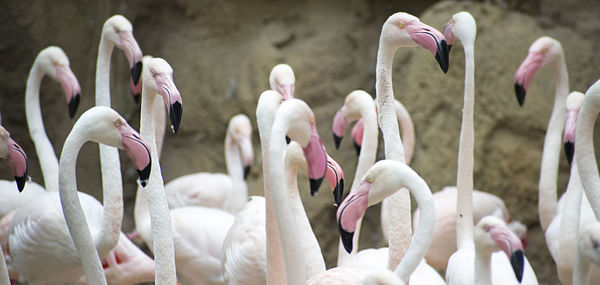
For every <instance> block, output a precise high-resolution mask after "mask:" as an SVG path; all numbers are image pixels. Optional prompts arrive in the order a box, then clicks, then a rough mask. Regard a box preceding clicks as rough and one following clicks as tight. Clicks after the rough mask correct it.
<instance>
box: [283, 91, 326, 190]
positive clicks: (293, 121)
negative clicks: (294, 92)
mask: <svg viewBox="0 0 600 285" xmlns="http://www.w3.org/2000/svg"><path fill="white" fill-rule="evenodd" d="M284 114H285V115H286V116H289V118H288V120H285V121H286V122H284V120H281V122H280V123H279V124H282V123H283V124H289V125H288V127H287V136H289V137H290V139H292V140H294V141H296V142H297V143H299V144H300V146H301V147H302V151H303V153H304V158H305V159H306V168H307V170H308V178H309V182H310V194H311V195H312V196H314V195H315V194H316V193H317V191H318V190H319V186H321V183H322V182H323V178H324V177H325V173H326V170H327V153H326V152H325V147H324V146H323V142H322V141H321V137H319V133H318V132H317V126H316V122H315V115H314V114H313V112H312V110H311V109H310V107H308V105H307V104H306V103H305V102H304V101H302V100H298V99H289V100H286V101H284V102H283V103H281V105H280V106H279V109H277V112H276V114H275V117H276V118H277V117H278V116H282V115H284ZM276 122H277V120H276ZM279 127H281V126H279ZM275 128H276V126H275V125H274V126H273V129H275Z"/></svg>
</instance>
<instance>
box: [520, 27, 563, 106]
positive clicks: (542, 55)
mask: <svg viewBox="0 0 600 285" xmlns="http://www.w3.org/2000/svg"><path fill="white" fill-rule="evenodd" d="M562 53H563V52H562V46H561V45H560V42H558V41H557V40H555V39H553V38H550V37H541V38H539V39H537V40H536V41H535V42H533V44H531V47H530V48H529V53H528V54H527V57H526V58H525V60H524V61H523V62H522V63H521V66H519V69H518V70H517V72H516V73H515V93H516V95H517V101H518V102H519V105H521V106H523V104H524V103H525V95H526V93H527V88H529V84H530V83H531V79H532V78H533V76H534V75H535V73H536V72H537V71H538V70H539V69H540V68H542V67H543V66H545V65H547V64H549V63H554V62H557V60H558V59H559V58H560V56H561V55H562Z"/></svg>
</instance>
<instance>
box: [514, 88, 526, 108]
mask: <svg viewBox="0 0 600 285" xmlns="http://www.w3.org/2000/svg"><path fill="white" fill-rule="evenodd" d="M515 94H516V95H517V102H519V106H521V107H522V106H523V104H524V103H525V94H527V91H525V88H524V87H523V85H521V84H519V83H516V82H515Z"/></svg>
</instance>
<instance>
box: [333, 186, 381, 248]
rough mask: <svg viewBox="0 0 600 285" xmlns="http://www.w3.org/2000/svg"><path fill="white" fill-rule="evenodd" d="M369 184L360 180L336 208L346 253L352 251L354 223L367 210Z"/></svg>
mask: <svg viewBox="0 0 600 285" xmlns="http://www.w3.org/2000/svg"><path fill="white" fill-rule="evenodd" d="M371 185H372V184H371V183H370V182H367V181H363V182H361V183H360V184H359V185H358V187H357V188H356V190H354V192H352V193H350V195H348V196H347V197H346V199H344V201H343V202H342V203H341V204H340V206H339V207H338V209H337V224H338V230H339V232H340V238H341V239H342V243H343V244H344V249H346V251H347V252H348V253H350V252H352V247H353V246H352V238H353V237H354V231H355V230H356V223H357V221H358V220H359V219H360V218H362V217H363V216H364V215H365V212H366V211H367V207H368V202H369V201H368V199H369V191H370V190H371Z"/></svg>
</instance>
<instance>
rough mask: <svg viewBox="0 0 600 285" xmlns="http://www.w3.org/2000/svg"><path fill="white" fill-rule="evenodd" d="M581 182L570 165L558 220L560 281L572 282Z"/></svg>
mask: <svg viewBox="0 0 600 285" xmlns="http://www.w3.org/2000/svg"><path fill="white" fill-rule="evenodd" d="M582 187H583V186H581V180H580V179H579V171H578V170H577V164H576V163H573V164H572V165H571V177H570V179H569V184H568V185H567V192H566V193H565V194H564V199H565V201H564V203H565V204H564V205H563V210H562V218H561V219H560V229H561V234H560V235H559V245H560V246H559V247H558V250H559V255H558V258H557V260H556V263H557V265H558V266H557V267H558V270H559V276H560V278H561V280H572V274H573V272H576V269H575V264H576V263H575V262H574V261H575V260H574V258H575V257H576V252H577V251H578V247H577V244H578V243H579V242H578V241H579V221H580V220H579V218H580V214H581V199H582V196H581V193H582Z"/></svg>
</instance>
